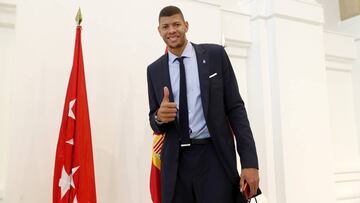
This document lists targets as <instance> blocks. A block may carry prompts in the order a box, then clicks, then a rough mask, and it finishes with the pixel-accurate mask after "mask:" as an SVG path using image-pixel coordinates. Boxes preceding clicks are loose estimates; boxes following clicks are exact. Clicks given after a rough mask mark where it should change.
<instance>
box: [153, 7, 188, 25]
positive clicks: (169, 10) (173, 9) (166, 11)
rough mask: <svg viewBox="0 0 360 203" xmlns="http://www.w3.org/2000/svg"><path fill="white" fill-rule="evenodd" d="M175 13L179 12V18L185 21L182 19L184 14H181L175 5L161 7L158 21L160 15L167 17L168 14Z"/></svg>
mask: <svg viewBox="0 0 360 203" xmlns="http://www.w3.org/2000/svg"><path fill="white" fill-rule="evenodd" d="M176 14H180V16H181V18H182V19H183V20H184V21H185V19H184V15H183V14H182V12H181V10H180V8H178V7H176V6H166V7H164V8H163V9H161V11H160V13H159V22H160V18H161V17H165V16H166V17H168V16H173V15H176Z"/></svg>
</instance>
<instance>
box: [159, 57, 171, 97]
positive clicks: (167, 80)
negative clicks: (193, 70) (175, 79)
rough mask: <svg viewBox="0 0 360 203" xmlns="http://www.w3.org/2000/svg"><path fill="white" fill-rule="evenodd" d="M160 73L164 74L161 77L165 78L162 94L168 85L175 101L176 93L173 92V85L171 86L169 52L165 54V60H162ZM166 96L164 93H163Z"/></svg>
mask: <svg viewBox="0 0 360 203" xmlns="http://www.w3.org/2000/svg"><path fill="white" fill-rule="evenodd" d="M160 74H163V75H162V77H161V78H163V81H162V89H161V91H162V94H161V95H163V94H164V89H163V88H164V86H166V87H167V88H168V89H169V92H170V101H171V102H173V101H174V95H173V93H172V87H171V82H170V73H169V56H168V54H165V55H164V56H163V60H161V70H160ZM163 96H164V95H163Z"/></svg>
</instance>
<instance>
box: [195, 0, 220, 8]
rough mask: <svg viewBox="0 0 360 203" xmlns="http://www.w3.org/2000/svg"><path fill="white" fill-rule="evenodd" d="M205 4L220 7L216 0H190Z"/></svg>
mask: <svg viewBox="0 0 360 203" xmlns="http://www.w3.org/2000/svg"><path fill="white" fill-rule="evenodd" d="M192 1H194V2H198V3H201V4H205V5H210V6H216V7H220V6H221V3H220V2H219V1H218V0H192Z"/></svg>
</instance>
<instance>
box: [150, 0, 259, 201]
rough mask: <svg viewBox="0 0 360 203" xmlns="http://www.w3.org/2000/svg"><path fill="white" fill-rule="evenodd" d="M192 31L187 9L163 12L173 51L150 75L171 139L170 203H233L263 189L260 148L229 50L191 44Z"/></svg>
mask: <svg viewBox="0 0 360 203" xmlns="http://www.w3.org/2000/svg"><path fill="white" fill-rule="evenodd" d="M188 28H189V24H188V22H186V21H185V20H184V17H183V14H182V12H181V10H180V9H179V8H177V7H175V6H167V7H165V8H163V9H162V10H161V11H160V14H159V26H158V31H159V33H160V35H161V37H162V38H163V40H164V42H165V43H166V45H167V48H168V52H167V53H166V54H164V55H163V56H161V57H160V58H159V59H158V60H156V61H155V62H153V63H152V64H151V65H149V66H148V69H147V77H148V93H149V104H150V112H149V119H150V125H151V127H152V129H153V130H154V131H155V133H163V134H165V140H164V144H163V149H162V153H161V191H162V202H163V203H233V202H234V201H235V195H236V194H237V193H238V192H239V191H238V190H244V189H245V187H246V186H245V185H247V186H248V187H249V188H250V196H253V195H254V194H255V193H256V190H257V188H258V185H259V175H258V160H257V154H256V149H255V143H254V140H253V136H252V133H251V129H250V125H249V121H248V118H247V115H246V110H245V107H244V102H243V100H242V99H241V97H240V94H239V90H238V86H237V82H236V78H235V75H234V72H233V69H232V66H231V63H230V61H229V58H228V56H227V54H226V52H225V50H224V48H223V47H221V46H219V45H212V44H199V45H197V44H192V43H190V42H188V40H187V39H186V32H187V31H188ZM234 138H235V139H236V142H237V150H238V153H239V155H240V160H241V166H242V170H241V179H240V177H239V174H238V171H237V168H236V155H235V144H234ZM239 184H240V186H239Z"/></svg>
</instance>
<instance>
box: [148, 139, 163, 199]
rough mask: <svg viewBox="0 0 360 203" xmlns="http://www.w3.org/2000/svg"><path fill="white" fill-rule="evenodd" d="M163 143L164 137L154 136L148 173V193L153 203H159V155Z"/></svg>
mask: <svg viewBox="0 0 360 203" xmlns="http://www.w3.org/2000/svg"><path fill="white" fill-rule="evenodd" d="M163 143H164V135H162V134H154V140H153V150H152V164H151V173H150V193H151V199H152V201H153V203H161V184H160V170H161V167H160V166H161V159H160V153H161V149H162V145H163Z"/></svg>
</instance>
